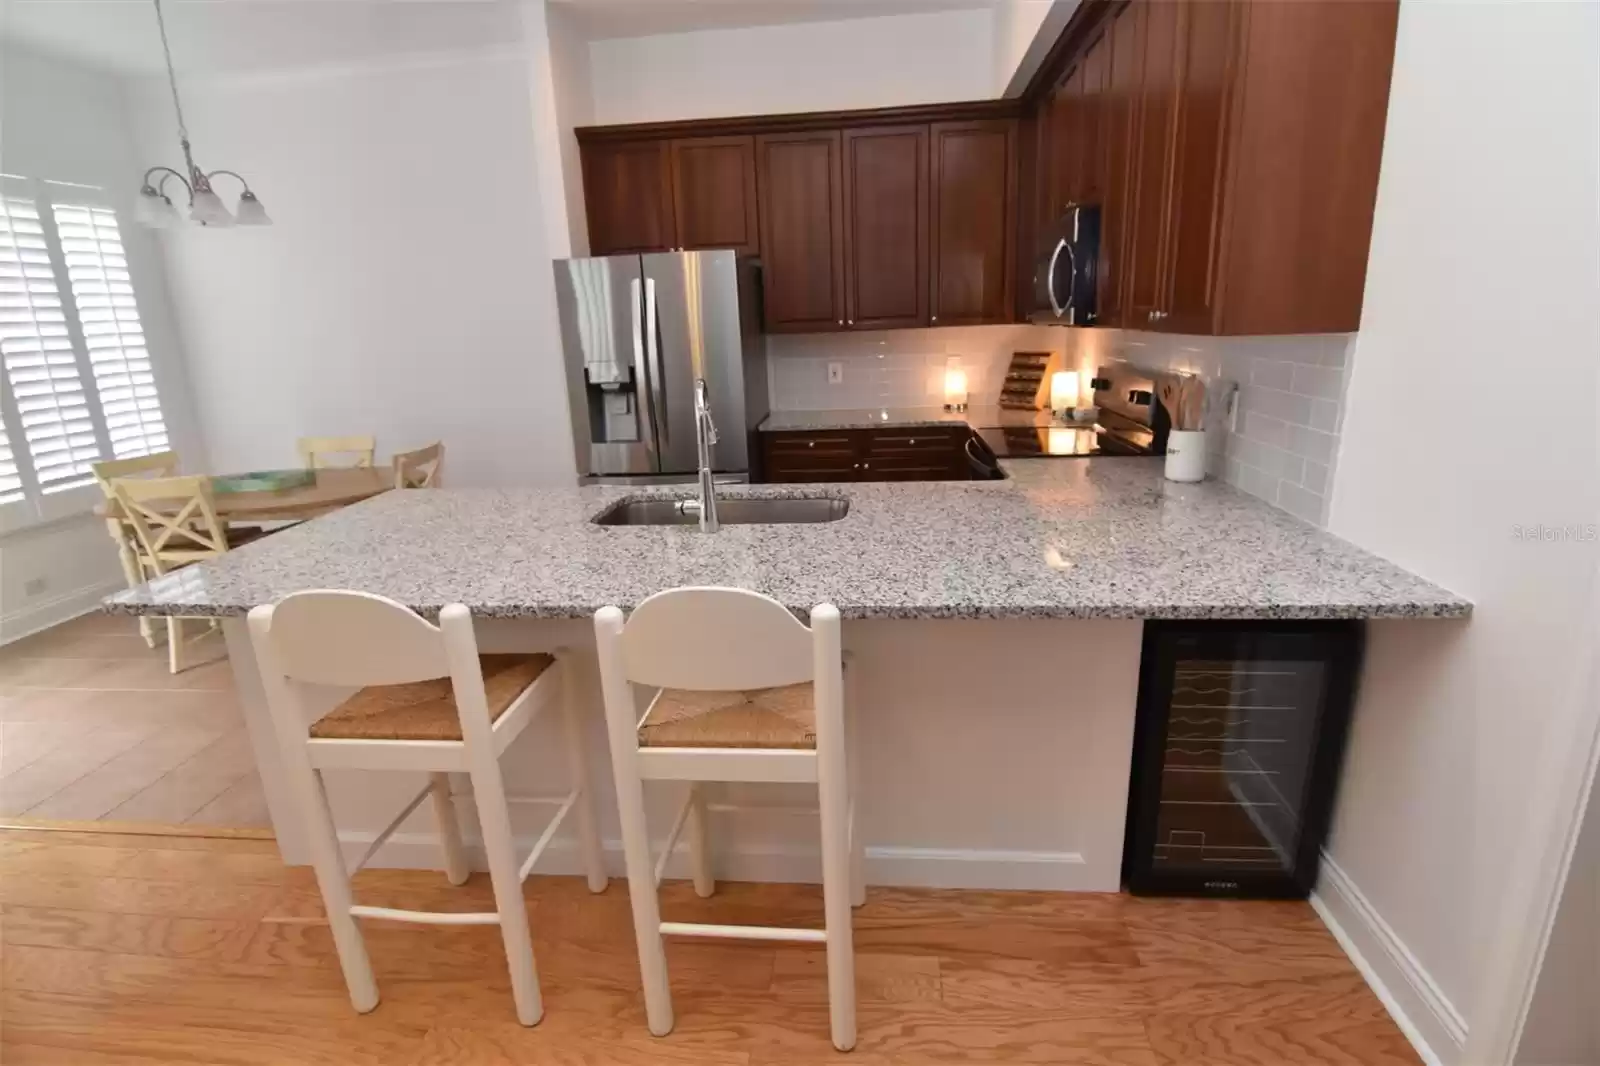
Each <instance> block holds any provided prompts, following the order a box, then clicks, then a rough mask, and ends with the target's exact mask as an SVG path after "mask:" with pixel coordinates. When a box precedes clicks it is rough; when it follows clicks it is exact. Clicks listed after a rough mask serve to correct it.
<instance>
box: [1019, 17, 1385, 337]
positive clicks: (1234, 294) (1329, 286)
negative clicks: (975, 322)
mask: <svg viewBox="0 0 1600 1066" xmlns="http://www.w3.org/2000/svg"><path fill="white" fill-rule="evenodd" d="M1079 10H1080V13H1081V15H1082V18H1081V20H1080V19H1079V18H1078V16H1075V17H1074V22H1073V23H1070V24H1069V25H1068V27H1067V28H1066V30H1065V31H1063V41H1064V42H1066V47H1065V48H1064V49H1063V51H1062V54H1061V58H1060V59H1059V60H1052V61H1051V62H1050V63H1047V68H1053V70H1052V69H1046V70H1044V71H1043V72H1042V73H1041V77H1040V80H1039V82H1038V84H1037V86H1035V87H1031V88H1030V96H1031V99H1032V101H1033V103H1032V105H1031V106H1032V107H1033V109H1034V110H1033V114H1032V121H1033V122H1034V124H1035V129H1036V130H1037V131H1038V137H1037V143H1036V144H1035V145H1034V147H1033V154H1034V156H1035V158H1036V159H1037V160H1038V162H1036V163H1035V171H1036V173H1038V172H1041V171H1042V172H1043V176H1042V177H1038V178H1036V179H1035V187H1039V186H1049V185H1050V184H1051V183H1052V182H1054V183H1055V184H1056V186H1057V188H1056V192H1055V195H1056V196H1057V197H1059V196H1060V195H1061V193H1062V192H1064V191H1073V190H1077V191H1079V192H1081V194H1082V198H1083V199H1084V200H1086V201H1088V202H1098V203H1100V204H1101V206H1102V213H1101V264H1100V265H1101V273H1100V289H1099V293H1098V300H1099V321H1100V323H1101V324H1102V325H1107V326H1121V327H1124V328H1129V329H1148V330H1165V331H1170V332H1176V333H1194V334H1222V335H1243V334H1288V333H1325V332H1349V331H1352V330H1354V329H1356V328H1358V326H1359V325H1360V320H1361V299H1362V289H1363V286H1364V283H1365V277H1366V258H1367V253H1368V249H1369V245H1370V242H1371V234H1372V210H1373V205H1374V202H1375V199H1376V194H1377V182H1378V164H1379V159H1380V157H1381V154H1382V147H1383V132H1384V121H1385V117H1386V116H1385V112H1386V110H1387V107H1388V94H1389V79H1390V74H1391V71H1392V68H1393V61H1394V41H1395V26H1396V22H1397V15H1398V3H1397V0H1363V2H1354V0H1296V2H1295V3H1276V2H1268V0H1186V2H1184V3H1170V2H1165V0H1129V2H1128V3H1126V4H1123V5H1120V6H1119V5H1115V4H1099V5H1093V6H1091V5H1089V4H1085V5H1083V6H1082V7H1081V8H1080V9H1079ZM1052 79H1057V80H1054V81H1053V80H1052ZM1054 85H1060V86H1062V87H1063V88H1065V89H1068V90H1071V91H1069V92H1067V93H1066V95H1065V97H1063V95H1062V92H1061V91H1060V90H1056V89H1052V88H1051V86H1054ZM1080 85H1081V95H1080V93H1079V90H1078V87H1079V86H1080ZM1063 99H1065V100H1067V101H1072V102H1073V103H1071V105H1070V106H1069V108H1068V112H1067V116H1066V117H1065V118H1062V117H1061V116H1060V114H1059V113H1058V111H1059V108H1060V107H1061V106H1062V101H1063ZM1056 136H1067V137H1070V138H1071V139H1072V141H1073V143H1072V144H1069V145H1063V144H1059V143H1047V142H1048V141H1049V139H1050V138H1052V137H1056ZM1075 153H1077V154H1078V155H1079V157H1080V158H1081V159H1083V160H1087V162H1079V163H1070V162H1069V163H1066V164H1063V163H1062V162H1060V161H1061V160H1068V161H1070V160H1072V159H1073V158H1074V154H1075ZM1052 168H1053V169H1052ZM1054 171H1059V172H1061V173H1063V174H1066V175H1067V177H1066V178H1064V179H1062V178H1058V177H1056V176H1054ZM1063 181H1064V182H1065V184H1063ZM1097 182H1098V188H1097ZM1027 183H1028V179H1027V178H1024V184H1027Z"/></svg>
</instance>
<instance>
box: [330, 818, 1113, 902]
mask: <svg viewBox="0 0 1600 1066" xmlns="http://www.w3.org/2000/svg"><path fill="white" fill-rule="evenodd" d="M375 835H376V834H374V833H370V832H342V833H340V834H339V842H340V844H342V845H343V847H344V852H345V860H346V861H347V862H354V861H355V860H356V859H358V858H360V857H361V855H362V854H363V853H364V852H365V851H366V850H367V848H368V846H370V845H371V843H372V839H373V837H374V836H375ZM533 843H534V838H533V837H532V836H528V837H526V838H524V839H519V840H518V841H517V851H518V853H519V854H522V853H526V852H527V851H528V850H529V849H530V848H532V847H533ZM602 846H603V848H604V850H605V859H606V872H607V873H608V874H609V875H610V876H612V877H624V876H626V871H625V870H624V866H623V861H622V841H620V840H606V841H603V842H602ZM467 854H468V861H469V862H470V863H471V865H472V868H473V869H475V870H484V869H487V868H488V866H487V863H486V862H485V861H484V857H483V849H482V847H481V845H479V844H477V843H476V842H475V841H471V840H469V841H468V842H467ZM440 862H441V856H440V853H439V843H438V839H437V838H436V837H435V836H434V835H433V834H432V833H398V832H397V833H395V834H394V835H393V836H391V837H390V838H389V839H388V840H387V841H385V842H384V845H383V847H381V848H379V849H378V853H377V854H376V855H374V856H373V857H372V861H371V862H369V863H368V864H367V865H368V866H370V867H373V868H394V869H431V868H437V867H438V866H439V864H440ZM715 870H716V875H717V877H719V878H722V879H724V880H728V881H767V882H779V883H789V884H820V883H821V881H822V862H821V858H820V856H819V854H818V852H817V850H816V849H815V848H814V847H813V848H809V849H808V848H803V847H794V848H789V847H783V846H777V847H773V846H768V847H766V848H765V849H762V850H739V851H734V852H725V851H724V852H719V853H718V854H717V855H716V859H715ZM536 872H537V873H542V874H580V873H582V872H583V865H582V857H581V856H580V855H579V853H578V848H577V845H576V843H575V842H574V841H573V840H572V839H571V838H570V837H568V836H566V835H565V834H563V835H561V836H558V837H557V838H556V839H554V840H552V841H551V842H550V847H549V849H548V850H547V851H546V852H545V853H544V855H543V856H542V857H541V858H540V860H539V865H538V867H537V868H536ZM866 875H867V882H868V883H869V884H874V885H896V886H901V887H906V888H991V889H994V888H998V889H1006V888H1013V889H1042V890H1054V891H1058V892H1105V891H1113V892H1114V891H1116V887H1115V886H1112V887H1111V888H1109V889H1108V888H1106V887H1105V886H1104V885H1103V884H1101V883H1099V881H1098V880H1096V879H1095V878H1094V876H1093V871H1092V870H1091V868H1090V866H1089V864H1088V863H1086V862H1085V861H1084V859H1083V857H1082V856H1081V855H1078V854H1077V853H1075V852H1055V851H1043V852H1041V851H979V850H965V849H962V850H953V849H946V848H903V847H869V848H867V855H866ZM665 876H667V877H668V878H687V877H689V862H688V853H687V851H686V849H685V845H683V844H680V845H679V846H678V848H677V849H676V851H675V852H674V854H673V856H672V859H671V860H669V861H668V863H667V869H666V874H665Z"/></svg>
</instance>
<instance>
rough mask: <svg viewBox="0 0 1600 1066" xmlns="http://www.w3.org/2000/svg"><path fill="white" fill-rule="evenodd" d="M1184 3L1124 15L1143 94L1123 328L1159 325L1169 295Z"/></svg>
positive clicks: (1137, 7) (1145, 6)
mask: <svg viewBox="0 0 1600 1066" xmlns="http://www.w3.org/2000/svg"><path fill="white" fill-rule="evenodd" d="M1183 6H1184V5H1180V4H1169V3H1137V4H1134V5H1133V6H1131V7H1129V8H1128V10H1127V12H1126V13H1125V15H1124V17H1130V16H1131V17H1132V18H1133V19H1134V20H1135V26H1136V27H1137V29H1136V35H1137V37H1138V41H1139V45H1138V51H1139V63H1140V67H1139V79H1138V82H1139V95H1138V103H1137V110H1136V111H1135V118H1134V137H1133V151H1134V155H1133V170H1132V173H1133V176H1134V180H1133V184H1132V191H1131V194H1130V196H1129V200H1128V212H1127V225H1128V232H1127V237H1126V243H1125V245H1124V247H1123V279H1124V284H1125V285H1126V286H1127V294H1126V305H1127V312H1126V316H1125V321H1124V324H1125V325H1127V326H1128V327H1129V328H1132V329H1140V328H1145V327H1146V326H1147V325H1148V324H1153V323H1154V322H1156V321H1157V316H1159V315H1160V314H1161V305H1162V302H1163V297H1164V296H1165V295H1166V286H1165V277H1164V275H1163V273H1162V270H1163V266H1164V263H1163V261H1162V257H1163V255H1164V254H1165V252H1166V235H1167V213H1168V207H1169V205H1170V202H1171V198H1172V196H1171V194H1172V140H1173V129H1174V123H1175V120H1176V118H1177V112H1178V71H1177V60H1178V54H1179V51H1178V34H1179V29H1180V25H1181V22H1182V14H1181V8H1182V7H1183Z"/></svg>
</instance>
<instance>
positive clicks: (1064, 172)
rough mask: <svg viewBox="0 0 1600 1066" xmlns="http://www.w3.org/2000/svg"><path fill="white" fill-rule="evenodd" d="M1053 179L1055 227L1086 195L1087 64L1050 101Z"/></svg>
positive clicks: (1049, 217)
mask: <svg viewBox="0 0 1600 1066" xmlns="http://www.w3.org/2000/svg"><path fill="white" fill-rule="evenodd" d="M1050 130H1051V134H1050V139H1051V143H1050V179H1049V181H1048V183H1047V184H1048V188H1049V194H1048V197H1047V199H1046V202H1045V223H1046V225H1051V224H1053V223H1054V222H1055V221H1056V220H1057V219H1059V218H1060V217H1061V216H1062V214H1064V213H1065V212H1066V210H1067V206H1068V205H1069V204H1072V203H1076V202H1077V201H1078V198H1079V196H1080V195H1081V194H1082V192H1083V64H1082V63H1079V64H1078V65H1077V66H1076V67H1074V68H1072V71H1071V73H1069V74H1068V75H1067V79H1066V81H1064V82H1062V83H1061V87H1060V88H1059V89H1057V90H1056V92H1055V95H1054V96H1052V97H1051V98H1050Z"/></svg>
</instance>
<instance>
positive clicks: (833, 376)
mask: <svg viewBox="0 0 1600 1066" xmlns="http://www.w3.org/2000/svg"><path fill="white" fill-rule="evenodd" d="M828 384H829V385H843V384H844V364H843V363H829V364H828Z"/></svg>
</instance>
